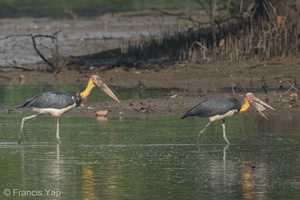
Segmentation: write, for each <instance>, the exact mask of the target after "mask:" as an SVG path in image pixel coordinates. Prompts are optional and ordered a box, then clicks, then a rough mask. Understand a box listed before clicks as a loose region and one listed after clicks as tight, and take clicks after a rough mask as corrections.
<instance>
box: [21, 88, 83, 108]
mask: <svg viewBox="0 0 300 200" xmlns="http://www.w3.org/2000/svg"><path fill="white" fill-rule="evenodd" d="M78 96H79V95H78V94H77V93H76V92H72V91H69V92H42V93H39V94H37V95H35V96H34V97H32V98H30V99H27V100H26V101H24V102H22V103H21V104H20V105H19V106H17V108H22V107H36V108H56V109H61V108H65V107H68V106H71V105H73V104H74V103H75V102H76V104H77V106H79V105H80V103H81V98H79V97H80V96H79V97H78Z"/></svg>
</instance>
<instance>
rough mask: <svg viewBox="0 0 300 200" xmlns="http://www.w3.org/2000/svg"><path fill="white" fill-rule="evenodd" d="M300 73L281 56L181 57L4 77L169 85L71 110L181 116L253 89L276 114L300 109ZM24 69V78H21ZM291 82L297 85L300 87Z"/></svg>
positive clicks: (8, 80) (295, 63)
mask: <svg viewBox="0 0 300 200" xmlns="http://www.w3.org/2000/svg"><path fill="white" fill-rule="evenodd" d="M299 73H300V72H299V66H298V60H292V59H290V60H287V59H276V60H272V61H261V62H258V61H254V60H252V61H245V62H239V63H234V64H227V63H225V64H224V62H216V63H213V64H209V63H207V64H202V65H199V64H190V63H176V64H174V65H172V66H165V68H164V69H160V70H140V71H139V70H127V69H122V68H116V69H113V70H108V71H100V70H98V69H90V70H84V71H74V70H64V71H62V72H61V73H59V74H50V73H45V72H9V73H2V74H1V80H2V83H5V84H30V85H35V84H70V85H74V86H75V87H76V85H77V86H82V85H85V84H86V82H87V80H88V78H89V76H90V75H92V74H98V75H100V76H101V77H102V79H103V80H104V82H105V83H107V85H108V86H117V87H122V88H136V90H138V91H141V92H142V90H143V89H144V88H167V89H170V94H169V97H166V98H161V99H153V98H150V99H141V100H131V99H120V100H121V104H118V103H116V102H113V101H107V102H102V101H101V99H99V103H95V104H85V105H84V106H83V107H81V108H78V109H75V110H74V111H71V112H69V113H67V114H66V116H90V117H92V116H95V114H94V111H99V110H109V113H108V117H116V116H118V117H152V116H178V117H180V116H181V115H182V114H183V113H184V112H185V111H186V110H187V109H189V108H191V107H193V106H195V105H197V104H198V103H199V102H201V101H203V100H205V99H207V98H213V97H222V96H228V95H229V96H233V91H234V92H235V93H236V94H235V96H236V97H237V98H239V99H240V100H243V94H245V93H246V92H249V91H250V92H253V93H255V94H256V95H257V96H258V97H259V98H261V99H262V100H264V101H266V102H268V103H269V104H270V105H271V106H273V107H274V108H275V109H276V112H274V111H271V110H267V111H266V112H265V114H266V115H267V116H268V117H270V118H272V117H276V116H282V115H295V114H298V113H299V100H298V99H299V98H298V96H293V97H292V96H291V94H292V93H298V92H297V90H296V89H297V87H298V85H297V82H298V79H299V75H300V74H299ZM20 75H22V77H23V78H22V79H19V77H20ZM291 85H295V88H296V89H295V88H292V87H291ZM172 89H174V91H173V90H172ZM93 92H95V91H93ZM93 92H92V94H91V95H93ZM116 95H117V96H118V94H117V93H116ZM253 112H256V111H255V109H254V108H252V109H250V111H249V112H247V113H245V114H253ZM257 114H258V113H257ZM258 115H259V114H258Z"/></svg>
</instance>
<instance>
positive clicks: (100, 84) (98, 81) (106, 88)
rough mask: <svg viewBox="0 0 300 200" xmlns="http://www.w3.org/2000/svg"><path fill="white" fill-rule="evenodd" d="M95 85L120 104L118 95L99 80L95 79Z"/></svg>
mask: <svg viewBox="0 0 300 200" xmlns="http://www.w3.org/2000/svg"><path fill="white" fill-rule="evenodd" d="M93 82H94V84H95V85H96V86H98V87H99V88H100V89H101V90H103V91H104V92H105V93H106V94H108V95H109V96H110V97H111V98H112V99H113V100H115V101H116V102H118V103H120V101H119V99H118V98H117V97H116V95H115V94H114V93H113V92H112V91H111V90H110V89H109V87H108V86H107V85H106V84H105V83H104V82H103V81H102V80H101V79H100V77H99V78H97V79H94V81H93Z"/></svg>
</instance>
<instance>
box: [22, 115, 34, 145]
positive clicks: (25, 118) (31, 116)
mask: <svg viewBox="0 0 300 200" xmlns="http://www.w3.org/2000/svg"><path fill="white" fill-rule="evenodd" d="M38 115H39V114H36V115H30V116H28V117H23V119H22V123H21V129H20V136H19V139H18V144H20V143H21V139H22V134H23V127H24V123H25V121H26V120H28V119H32V118H35V117H36V116H38Z"/></svg>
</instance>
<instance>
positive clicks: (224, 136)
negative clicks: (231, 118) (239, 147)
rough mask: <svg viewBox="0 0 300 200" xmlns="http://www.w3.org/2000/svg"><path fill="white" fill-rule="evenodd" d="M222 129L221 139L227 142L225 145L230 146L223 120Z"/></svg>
mask: <svg viewBox="0 0 300 200" xmlns="http://www.w3.org/2000/svg"><path fill="white" fill-rule="evenodd" d="M222 127H223V138H224V140H225V141H226V142H227V144H230V142H229V141H228V139H227V136H226V130H225V120H223V122H222Z"/></svg>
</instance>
